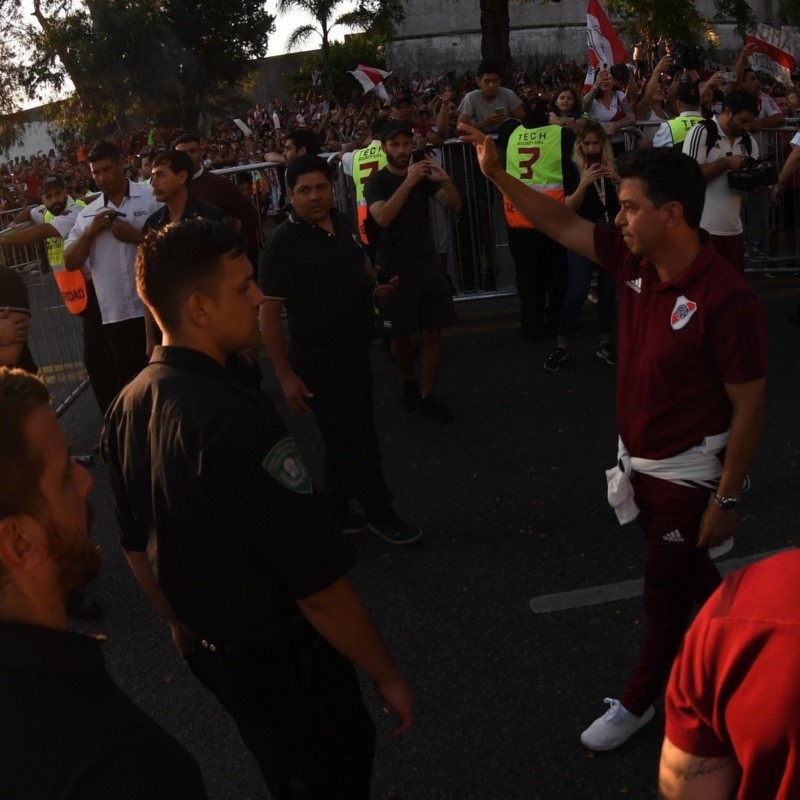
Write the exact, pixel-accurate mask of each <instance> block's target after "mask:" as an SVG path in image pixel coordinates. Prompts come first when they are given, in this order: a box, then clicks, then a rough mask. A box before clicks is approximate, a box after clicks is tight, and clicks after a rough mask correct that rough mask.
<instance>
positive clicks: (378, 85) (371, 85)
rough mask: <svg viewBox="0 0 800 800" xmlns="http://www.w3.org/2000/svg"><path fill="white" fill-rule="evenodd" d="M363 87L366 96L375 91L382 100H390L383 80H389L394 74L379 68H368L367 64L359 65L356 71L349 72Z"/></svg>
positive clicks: (350, 70)
mask: <svg viewBox="0 0 800 800" xmlns="http://www.w3.org/2000/svg"><path fill="white" fill-rule="evenodd" d="M347 71H348V72H349V73H350V74H351V75H352V76H353V77H354V78H355V79H356V80H357V81H358V82H359V83H360V84H361V86H362V88H363V89H364V94H366V93H367V92H370V91H373V90H374V91H375V93H376V94H377V95H378V97H380V98H381V100H388V99H389V93H388V92H387V91H386V87H385V86H384V85H383V79H384V78H388V77H389V76H390V75H391V74H392V73H391V72H386V71H385V70H382V69H378V68H377V67H368V66H367V65H366V64H359V65H358V66H357V67H356V68H355V69H349V70H347Z"/></svg>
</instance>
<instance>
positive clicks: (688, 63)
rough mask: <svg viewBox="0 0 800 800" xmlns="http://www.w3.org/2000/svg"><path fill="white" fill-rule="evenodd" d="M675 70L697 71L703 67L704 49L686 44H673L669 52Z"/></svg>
mask: <svg viewBox="0 0 800 800" xmlns="http://www.w3.org/2000/svg"><path fill="white" fill-rule="evenodd" d="M669 54H670V56H672V66H673V67H675V69H696V70H698V71H699V70H700V69H701V68H702V66H703V60H704V59H703V48H702V47H698V46H697V45H694V44H686V43H685V42H673V43H672V46H671V47H670V50H669Z"/></svg>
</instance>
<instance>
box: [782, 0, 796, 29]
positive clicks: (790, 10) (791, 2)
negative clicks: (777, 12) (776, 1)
mask: <svg viewBox="0 0 800 800" xmlns="http://www.w3.org/2000/svg"><path fill="white" fill-rule="evenodd" d="M780 9H781V16H782V17H783V20H784V22H785V23H786V24H787V25H795V26H800V0H780Z"/></svg>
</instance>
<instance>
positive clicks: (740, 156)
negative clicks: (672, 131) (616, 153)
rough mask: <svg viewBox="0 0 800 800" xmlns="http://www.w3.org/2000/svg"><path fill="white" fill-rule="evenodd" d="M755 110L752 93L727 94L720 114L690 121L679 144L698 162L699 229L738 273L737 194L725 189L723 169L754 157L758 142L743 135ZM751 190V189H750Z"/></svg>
mask: <svg viewBox="0 0 800 800" xmlns="http://www.w3.org/2000/svg"><path fill="white" fill-rule="evenodd" d="M757 114H758V104H757V103H756V99H755V97H753V96H752V95H751V94H748V93H747V92H743V91H735V92H731V93H730V94H729V95H728V96H727V97H726V98H725V104H724V108H723V110H722V113H721V114H715V115H714V117H712V118H711V119H710V120H705V121H704V122H703V123H701V124H699V125H696V126H695V127H694V128H692V129H691V131H689V135H688V136H687V137H686V140H685V141H684V143H683V152H684V153H686V155H688V156H690V157H691V158H693V159H694V160H695V161H697V163H698V164H699V165H700V170H701V172H702V173H703V177H704V178H705V179H706V183H707V188H706V202H705V206H704V208H703V216H702V219H701V220H700V227H701V228H704V229H705V230H707V231H708V232H709V233H710V234H711V238H712V240H713V241H714V247H716V249H717V252H718V253H719V254H720V255H722V256H723V257H724V258H725V259H727V260H728V261H729V262H730V263H731V264H732V265H733V266H734V267H735V268H736V269H737V270H738V271H739V272H741V273H744V234H743V229H742V221H741V219H740V217H739V212H740V209H741V205H742V193H741V192H740V191H739V190H738V189H732V188H730V186H729V184H728V175H727V173H728V172H738V171H740V170H741V169H742V168H743V167H745V166H746V165H747V164H748V156H749V157H751V158H758V145H757V144H756V142H755V141H754V140H753V138H752V137H751V136H750V134H749V129H750V125H751V124H752V122H753V120H754V119H755V118H756V115H757ZM753 191H757V190H756V189H754V190H753Z"/></svg>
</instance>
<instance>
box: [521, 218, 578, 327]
mask: <svg viewBox="0 0 800 800" xmlns="http://www.w3.org/2000/svg"><path fill="white" fill-rule="evenodd" d="M508 249H509V251H510V252H511V258H512V259H513V260H514V269H515V271H516V276H517V292H518V294H519V304H520V325H521V329H522V333H524V334H528V335H531V336H540V335H542V334H543V333H556V332H557V330H558V316H559V312H560V311H561V306H562V305H563V303H564V296H565V294H566V290H567V250H566V248H565V247H563V246H562V245H560V244H559V243H558V242H556V241H554V240H553V239H551V238H550V237H549V236H545V235H544V234H543V233H542V232H541V231H537V230H534V229H533V228H511V227H509V228H508Z"/></svg>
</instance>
